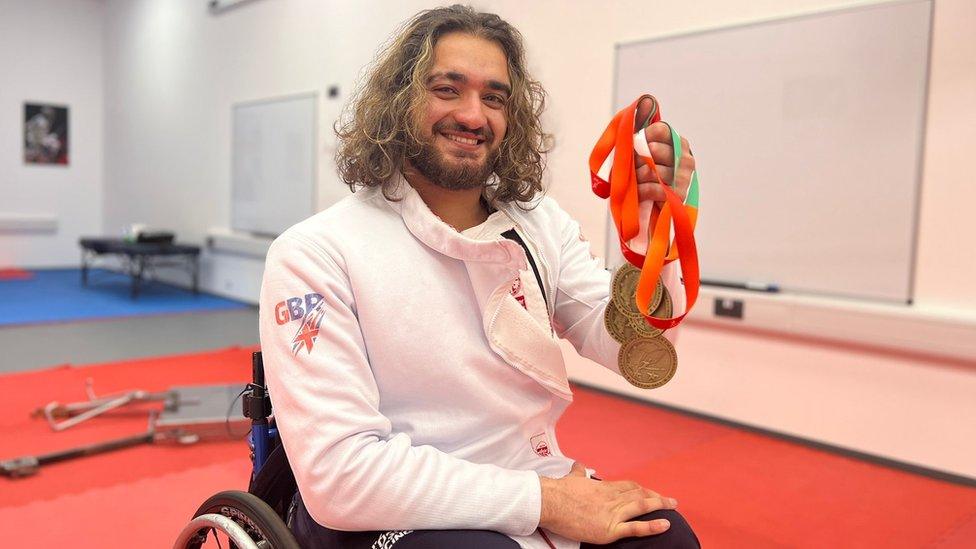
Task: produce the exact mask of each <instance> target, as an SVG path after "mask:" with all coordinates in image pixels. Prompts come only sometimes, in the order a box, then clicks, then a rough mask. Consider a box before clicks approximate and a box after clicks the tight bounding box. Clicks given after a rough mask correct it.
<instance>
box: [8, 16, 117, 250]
mask: <svg viewBox="0 0 976 549" xmlns="http://www.w3.org/2000/svg"><path fill="white" fill-rule="evenodd" d="M103 14H104V4H103V3H102V2H100V1H98V0H38V1H32V2H23V1H19V0H0V223H2V224H4V225H8V226H9V225H18V223H16V220H18V219H21V218H23V217H30V218H41V219H45V220H50V221H53V222H55V223H56V226H57V229H56V230H53V231H48V230H44V231H24V230H0V268H3V267H50V266H64V265H76V264H77V263H78V257H79V251H78V238H79V237H80V236H87V235H98V234H99V233H101V231H102V119H103V118H102V99H103V95H102V28H103ZM25 102H32V103H33V102H37V103H52V104H57V105H67V106H68V107H69V113H68V124H69V125H68V131H69V135H68V143H69V155H70V156H69V165H68V166H58V165H40V164H25V163H24V160H23V154H24V153H23V139H24V137H23V123H24V103H25Z"/></svg>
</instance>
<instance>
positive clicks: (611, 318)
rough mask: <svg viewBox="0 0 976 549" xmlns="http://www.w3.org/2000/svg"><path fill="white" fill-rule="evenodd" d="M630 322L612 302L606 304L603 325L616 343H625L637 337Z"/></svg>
mask: <svg viewBox="0 0 976 549" xmlns="http://www.w3.org/2000/svg"><path fill="white" fill-rule="evenodd" d="M630 322H631V321H630V318H628V317H627V316H626V315H624V314H623V313H622V312H620V309H618V308H617V307H616V305H614V303H613V302H610V303H608V304H607V310H606V312H604V313H603V325H604V326H606V328H607V333H609V334H610V336H611V337H613V338H614V339H615V340H617V343H621V344H622V343H626V342H628V341H630V340H631V339H634V338H636V337H637V332H636V331H635V330H634V328H633V326H631V323H630ZM642 322H643V321H642Z"/></svg>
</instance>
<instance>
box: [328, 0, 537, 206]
mask: <svg viewBox="0 0 976 549" xmlns="http://www.w3.org/2000/svg"><path fill="white" fill-rule="evenodd" d="M452 32H462V33H467V34H471V35H473V36H477V37H480V38H485V39H487V40H491V41H493V42H495V43H497V44H498V45H499V46H501V48H502V50H503V51H504V52H505V56H506V57H507V59H508V72H509V79H510V81H511V85H512V93H511V96H510V98H509V100H508V101H507V103H506V107H505V108H506V117H507V119H508V130H507V132H506V133H505V137H504V139H503V140H502V142H501V144H500V145H499V151H498V160H497V162H496V163H495V165H494V174H493V178H492V179H493V181H490V182H489V183H488V185H487V189H486V194H488V195H489V197H490V198H491V199H493V200H499V201H502V202H512V201H517V202H528V201H530V200H532V199H533V198H534V197H535V196H536V195H537V194H538V193H539V192H540V191H541V190H542V173H543V171H544V169H545V154H546V153H547V152H548V151H549V148H550V143H551V139H552V138H551V136H550V135H549V134H547V133H545V132H544V131H543V130H542V124H541V122H540V120H539V117H540V115H541V114H542V111H543V109H544V107H545V96H546V94H545V90H544V89H543V88H542V85H541V84H540V83H539V82H538V81H536V80H534V79H533V78H532V77H531V76H530V75H529V74H528V72H527V70H526V67H525V49H524V47H523V45H522V35H521V34H520V33H519V31H518V30H517V29H515V27H513V26H512V25H510V24H508V23H507V22H505V21H504V20H503V19H502V18H500V17H498V16H497V15H495V14H493V13H481V12H477V11H475V10H474V9H472V8H470V7H468V6H461V5H454V6H450V7H446V8H437V9H432V10H427V11H423V12H420V13H419V14H417V15H416V16H414V18H413V19H411V20H410V21H408V22H407V23H405V24H404V25H403V27H402V29H401V30H400V32H399V33H398V34H397V35H396V36H394V37H393V38H392V39H391V40H390V41H389V42H388V43H387V44H386V45H385V46H384V47H382V48H381V49H380V51H379V53H378V54H377V57H376V60H375V61H374V63H373V66H372V69H371V71H370V73H369V76H368V77H367V79H366V81H365V82H364V84H363V85H362V86H361V87H360V89H359V90H358V91H357V92H356V94H355V96H354V97H353V99H352V101H351V103H350V104H349V106H348V107H347V112H346V114H345V116H343V119H341V120H340V121H338V122H336V126H335V131H336V134H337V135H338V137H339V147H338V150H337V151H336V165H337V166H338V171H339V175H340V177H341V178H342V180H343V181H344V182H345V183H346V184H347V185H349V188H350V190H352V191H353V192H355V191H356V189H357V188H359V187H374V186H382V187H383V192H384V194H385V195H386V196H387V197H388V198H391V196H390V195H391V194H392V193H391V192H390V191H392V190H391V189H389V188H388V187H387V186H388V185H389V184H391V183H392V182H393V181H394V180H395V178H394V176H395V175H396V174H397V173H399V172H400V171H401V170H402V169H403V167H404V162H405V161H406V160H408V159H409V154H410V153H409V152H408V151H409V150H410V149H411V146H410V145H411V143H419V142H422V137H421V136H420V135H419V131H420V130H419V128H418V124H417V122H416V121H418V120H420V115H421V114H422V113H423V109H424V107H425V100H426V95H427V93H428V92H427V89H426V82H425V80H426V78H427V75H428V74H429V72H430V68H431V66H432V65H433V61H434V46H435V45H436V44H437V41H438V40H439V39H440V38H441V37H442V36H444V35H446V34H448V33H452Z"/></svg>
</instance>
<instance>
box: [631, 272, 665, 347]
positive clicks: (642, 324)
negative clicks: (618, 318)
mask: <svg viewBox="0 0 976 549" xmlns="http://www.w3.org/2000/svg"><path fill="white" fill-rule="evenodd" d="M660 282H661V281H660V280H658V283H660ZM658 289H659V290H660V291H659V293H658V294H657V296H658V297H659V298H660V303H659V304H658V306H657V309H654V312H652V313H651V316H653V317H654V318H671V315H672V314H673V313H674V304H673V303H672V302H671V293H670V292H668V289H667V288H665V287H664V285H663V284H660V285H659V287H658ZM630 326H631V328H633V329H634V331H635V332H637V335H639V336H640V337H657V336H659V335H661V334H662V333H664V330H662V329H660V328H655V327H654V326H651V325H650V324H648V323H647V321H646V320H644V317H643V315H641V316H639V317H637V318H633V317H630Z"/></svg>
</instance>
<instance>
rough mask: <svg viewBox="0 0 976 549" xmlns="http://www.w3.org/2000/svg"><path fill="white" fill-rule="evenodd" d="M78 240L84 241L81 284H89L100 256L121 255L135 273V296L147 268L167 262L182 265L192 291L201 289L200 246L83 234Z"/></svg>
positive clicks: (132, 274)
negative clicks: (91, 269) (135, 240)
mask: <svg viewBox="0 0 976 549" xmlns="http://www.w3.org/2000/svg"><path fill="white" fill-rule="evenodd" d="M78 243H79V244H80V245H81V282H82V284H85V285H87V284H88V268H89V267H90V266H91V264H92V263H94V262H95V260H96V259H97V258H98V257H99V256H102V255H117V256H120V257H121V258H122V260H123V264H124V268H125V271H126V273H127V274H128V275H129V276H130V277H132V297H133V298H135V297H136V296H138V295H139V286H140V285H141V284H142V281H143V280H144V276H145V274H146V271H152V270H153V269H154V268H155V267H164V266H175V267H181V268H183V269H184V270H185V271H186V272H187V273H188V274H189V275H190V276H191V277H192V279H193V293H197V291H198V288H197V285H198V280H199V277H200V263H199V259H200V246H192V245H187V244H173V243H167V244H160V243H155V242H128V241H125V240H122V239H121V238H82V239H81V240H80V241H79V242H78Z"/></svg>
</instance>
